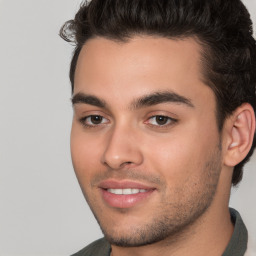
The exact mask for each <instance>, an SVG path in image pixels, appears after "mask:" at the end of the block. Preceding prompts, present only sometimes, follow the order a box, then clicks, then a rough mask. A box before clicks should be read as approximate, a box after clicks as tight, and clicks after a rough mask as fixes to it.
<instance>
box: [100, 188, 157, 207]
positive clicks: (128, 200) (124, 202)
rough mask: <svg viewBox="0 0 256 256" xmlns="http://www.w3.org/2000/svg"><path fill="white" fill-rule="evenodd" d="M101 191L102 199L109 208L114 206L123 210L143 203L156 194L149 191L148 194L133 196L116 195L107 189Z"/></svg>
mask: <svg viewBox="0 0 256 256" xmlns="http://www.w3.org/2000/svg"><path fill="white" fill-rule="evenodd" d="M101 191H102V197H103V199H104V201H105V202H106V203H107V204H108V205H109V206H112V207H115V208H122V209H125V208H130V207H133V206H135V205H137V204H139V203H141V202H142V201H144V200H145V199H147V198H148V197H149V196H150V195H151V194H152V193H153V192H154V190H149V191H147V192H143V193H137V194H131V195H116V194H113V193H110V192H108V191H107V190H105V189H101Z"/></svg>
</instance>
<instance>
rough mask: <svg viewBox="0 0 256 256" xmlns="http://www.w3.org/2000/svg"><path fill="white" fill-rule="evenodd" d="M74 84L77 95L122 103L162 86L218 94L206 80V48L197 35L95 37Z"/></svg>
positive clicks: (190, 92) (186, 92)
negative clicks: (126, 38) (177, 37)
mask: <svg viewBox="0 0 256 256" xmlns="http://www.w3.org/2000/svg"><path fill="white" fill-rule="evenodd" d="M74 84H75V86H74V93H77V92H84V93H87V94H92V95H96V96H100V97H101V98H102V97H103V98H104V99H105V100H106V101H111V100H114V99H118V98H119V99H120V98H121V99H123V100H122V103H124V102H125V100H126V99H127V101H128V100H129V98H130V99H132V98H133V97H140V96H141V95H144V94H149V93H151V92H152V91H159V90H161V91H167V90H171V91H174V92H176V93H178V94H180V95H184V96H186V97H187V98H193V97H205V96H206V95H205V93H212V91H211V90H210V89H209V87H208V86H205V84H204V83H203V79H202V71H201V47H200V45H199V44H198V43H197V42H196V40H194V39H193V38H187V39H183V40H172V39H167V38H162V37H149V36H143V37H142V36H140V37H134V38H132V39H130V40H129V41H127V42H116V41H113V40H109V39H105V38H94V39H91V40H89V41H88V42H87V43H86V44H85V45H84V46H83V48H82V50H81V53H80V55H79V58H78V62H77V68H76V74H75V83H74ZM209 90H210V92H209Z"/></svg>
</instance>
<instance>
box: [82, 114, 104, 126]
mask: <svg viewBox="0 0 256 256" xmlns="http://www.w3.org/2000/svg"><path fill="white" fill-rule="evenodd" d="M95 116H98V117H101V118H102V120H104V122H100V123H99V124H93V123H92V122H91V121H90V123H87V122H86V121H87V120H88V119H89V118H92V117H95ZM79 122H80V123H81V124H82V125H83V126H84V127H86V128H96V127H99V126H102V125H105V124H108V123H109V119H108V118H106V117H104V116H103V115H100V114H91V115H86V116H83V117H82V118H79Z"/></svg>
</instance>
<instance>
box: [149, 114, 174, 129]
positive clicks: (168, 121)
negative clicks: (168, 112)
mask: <svg viewBox="0 0 256 256" xmlns="http://www.w3.org/2000/svg"><path fill="white" fill-rule="evenodd" d="M176 122H177V119H174V118H171V117H169V116H161V115H156V116H152V117H150V118H149V119H148V121H147V123H148V124H150V125H151V126H155V127H161V126H163V127H167V126H169V125H172V124H174V123H176Z"/></svg>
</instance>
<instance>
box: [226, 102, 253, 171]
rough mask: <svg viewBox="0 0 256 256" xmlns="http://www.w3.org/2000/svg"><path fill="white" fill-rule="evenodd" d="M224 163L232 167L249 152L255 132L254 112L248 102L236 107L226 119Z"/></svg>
mask: <svg viewBox="0 0 256 256" xmlns="http://www.w3.org/2000/svg"><path fill="white" fill-rule="evenodd" d="M224 133H225V134H223V136H224V137H225V140H224V141H225V142H224V143H225V145H223V146H224V147H225V151H226V153H225V155H224V159H223V160H224V164H225V165H226V166H229V167H233V166H235V165H237V164H239V163H240V162H241V161H242V160H243V159H244V158H245V157H246V156H247V154H248V153H249V151H250V149H251V146H252V143H253V138H254V134H255V113H254V110H253V108H252V106H251V105H250V104H249V103H244V104H243V105H241V106H240V107H238V108H237V109H236V110H235V111H234V113H233V114H232V115H231V116H230V117H229V118H228V119H227V120H226V123H225V129H224Z"/></svg>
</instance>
